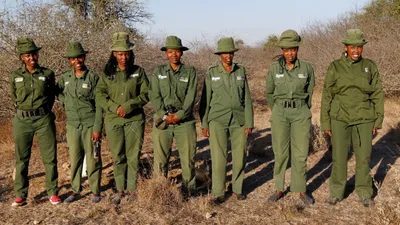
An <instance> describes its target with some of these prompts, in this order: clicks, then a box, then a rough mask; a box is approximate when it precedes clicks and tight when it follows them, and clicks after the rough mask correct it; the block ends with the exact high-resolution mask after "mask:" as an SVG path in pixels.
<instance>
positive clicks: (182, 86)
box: [177, 77, 189, 98]
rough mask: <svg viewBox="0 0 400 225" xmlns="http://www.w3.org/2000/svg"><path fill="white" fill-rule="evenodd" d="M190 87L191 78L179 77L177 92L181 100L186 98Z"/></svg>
mask: <svg viewBox="0 0 400 225" xmlns="http://www.w3.org/2000/svg"><path fill="white" fill-rule="evenodd" d="M188 86H189V78H187V77H179V79H178V82H177V91H178V95H179V97H180V98H182V97H185V96H186V93H187V89H188Z"/></svg>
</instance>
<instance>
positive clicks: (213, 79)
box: [211, 77, 221, 81]
mask: <svg viewBox="0 0 400 225" xmlns="http://www.w3.org/2000/svg"><path fill="white" fill-rule="evenodd" d="M211 80H212V81H217V80H221V77H211Z"/></svg>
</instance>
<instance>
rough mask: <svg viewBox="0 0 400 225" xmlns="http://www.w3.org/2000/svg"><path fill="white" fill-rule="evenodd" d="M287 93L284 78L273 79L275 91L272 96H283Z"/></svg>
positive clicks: (287, 89)
mask: <svg viewBox="0 0 400 225" xmlns="http://www.w3.org/2000/svg"><path fill="white" fill-rule="evenodd" d="M288 92H289V88H288V86H287V83H286V80H285V78H283V77H282V78H278V79H275V90H274V94H275V95H284V94H287V93H288Z"/></svg>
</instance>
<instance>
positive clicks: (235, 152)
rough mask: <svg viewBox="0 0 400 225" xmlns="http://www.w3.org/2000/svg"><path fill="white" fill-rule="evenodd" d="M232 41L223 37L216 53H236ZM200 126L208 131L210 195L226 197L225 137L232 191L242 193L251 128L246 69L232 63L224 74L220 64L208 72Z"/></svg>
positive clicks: (251, 120)
mask: <svg viewBox="0 0 400 225" xmlns="http://www.w3.org/2000/svg"><path fill="white" fill-rule="evenodd" d="M237 50H238V49H237V48H235V47H234V42H233V39H232V38H222V39H220V40H219V42H218V50H217V51H216V52H215V54H220V53H230V52H235V51H237ZM200 105H201V106H200V109H201V110H202V111H201V112H200V116H201V121H202V127H203V128H209V132H210V137H209V140H210V151H211V160H212V194H213V196H215V197H221V196H224V195H225V189H226V187H225V178H226V164H227V156H228V149H227V144H228V134H229V138H230V140H231V144H232V190H233V192H234V193H236V194H242V186H243V179H244V175H245V170H244V169H245V166H246V144H247V137H246V135H245V128H253V127H254V121H253V104H252V100H251V96H250V89H249V86H248V83H247V77H246V70H245V68H244V67H243V66H241V65H239V64H237V63H233V65H232V71H231V72H227V71H226V70H225V68H224V67H223V65H222V63H221V62H218V63H216V64H215V65H214V66H212V67H210V68H209V69H208V71H207V75H206V78H205V81H204V87H203V93H202V96H201V103H200Z"/></svg>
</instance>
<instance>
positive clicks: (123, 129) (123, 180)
mask: <svg viewBox="0 0 400 225" xmlns="http://www.w3.org/2000/svg"><path fill="white" fill-rule="evenodd" d="M105 127H106V133H107V138H108V143H109V146H110V150H111V154H112V156H113V159H114V179H115V184H116V186H117V190H118V191H119V192H120V191H124V190H127V191H136V188H137V173H138V170H139V157H140V151H141V150H142V144H143V137H144V120H140V121H133V122H129V123H126V124H125V125H113V124H112V123H107V122H106V123H105Z"/></svg>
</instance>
